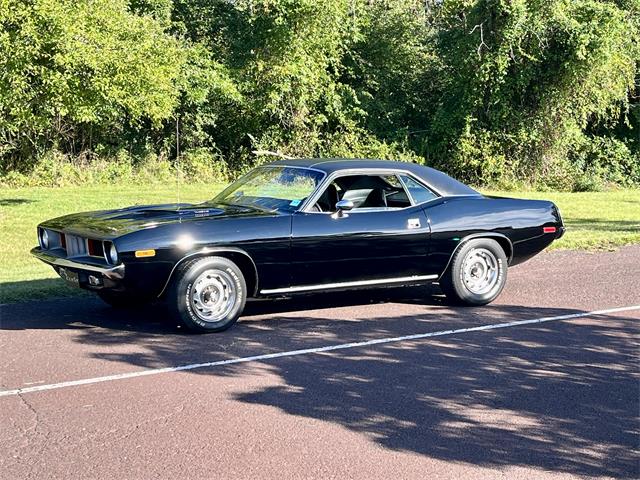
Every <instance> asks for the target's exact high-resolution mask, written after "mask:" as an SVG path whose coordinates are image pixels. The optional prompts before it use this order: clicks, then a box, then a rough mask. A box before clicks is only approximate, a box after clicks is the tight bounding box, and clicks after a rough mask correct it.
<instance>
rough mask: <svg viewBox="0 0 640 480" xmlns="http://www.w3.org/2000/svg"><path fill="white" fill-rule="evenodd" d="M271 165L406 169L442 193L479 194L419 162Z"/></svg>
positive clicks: (333, 169) (291, 162) (335, 160)
mask: <svg viewBox="0 0 640 480" xmlns="http://www.w3.org/2000/svg"><path fill="white" fill-rule="evenodd" d="M271 165H281V166H291V167H304V168H314V169H316V170H321V171H323V172H325V173H327V174H331V173H334V172H337V171H339V170H347V169H369V168H380V169H389V170H406V171H408V172H410V173H412V174H413V175H415V176H416V177H418V178H420V179H422V180H423V181H424V182H425V183H426V184H428V185H429V186H431V187H433V188H434V189H435V190H437V191H438V193H440V194H441V195H446V196H452V195H479V193H478V192H477V191H475V190H474V189H473V188H471V187H469V186H467V185H465V184H464V183H461V182H459V181H458V180H456V179H454V178H452V177H450V176H449V175H447V174H445V173H442V172H441V171H439V170H436V169H435V168H431V167H425V166H424V165H418V164H417V163H409V162H396V161H392V160H369V159H344V158H324V159H323V158H296V159H291V160H278V161H277V162H273V163H272V164H271Z"/></svg>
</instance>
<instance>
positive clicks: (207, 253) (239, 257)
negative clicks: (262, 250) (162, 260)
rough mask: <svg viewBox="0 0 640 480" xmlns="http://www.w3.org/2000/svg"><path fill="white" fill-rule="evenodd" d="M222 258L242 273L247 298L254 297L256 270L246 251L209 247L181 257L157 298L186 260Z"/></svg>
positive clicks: (256, 288)
mask: <svg viewBox="0 0 640 480" xmlns="http://www.w3.org/2000/svg"><path fill="white" fill-rule="evenodd" d="M211 256H216V257H223V258H227V259H229V260H231V261H232V262H233V263H235V264H236V265H237V266H238V268H239V269H240V270H241V271H242V274H243V275H244V278H245V281H246V282H247V292H248V293H249V296H255V295H256V294H257V292H258V268H257V267H256V264H255V262H254V261H253V258H251V255H249V254H248V253H247V252H246V251H244V250H242V249H241V248H237V247H209V248H203V249H202V250H197V251H194V252H190V253H188V254H186V255H185V256H183V257H182V258H181V259H180V260H178V261H177V262H176V264H175V265H174V266H173V268H172V269H171V272H169V276H168V277H167V280H166V282H165V283H164V285H163V287H162V290H161V291H160V293H159V294H158V298H161V297H162V296H163V295H164V294H165V293H166V292H167V289H168V287H169V284H170V283H171V281H172V279H173V278H174V275H175V272H176V270H178V268H179V267H180V266H181V265H183V264H184V263H185V262H186V261H188V260H194V259H197V258H202V257H211Z"/></svg>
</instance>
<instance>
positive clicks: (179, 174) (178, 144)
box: [176, 114, 181, 209]
mask: <svg viewBox="0 0 640 480" xmlns="http://www.w3.org/2000/svg"><path fill="white" fill-rule="evenodd" d="M180 180H181V172H180V116H179V115H178V114H176V192H177V196H178V202H177V203H180ZM178 209H180V207H178Z"/></svg>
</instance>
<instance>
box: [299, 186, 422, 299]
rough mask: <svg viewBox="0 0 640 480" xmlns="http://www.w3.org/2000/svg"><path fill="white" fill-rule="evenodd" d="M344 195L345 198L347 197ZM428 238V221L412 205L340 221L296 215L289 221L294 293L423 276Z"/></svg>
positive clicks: (360, 212) (328, 215)
mask: <svg viewBox="0 0 640 480" xmlns="http://www.w3.org/2000/svg"><path fill="white" fill-rule="evenodd" d="M358 190H359V191H360V190H361V189H360V188H358ZM351 191H352V192H353V191H355V190H351ZM342 195H343V196H344V197H349V191H345V192H342ZM407 201H409V200H407ZM429 236H430V227H429V222H428V218H427V216H426V215H425V213H424V211H423V210H422V208H421V207H420V206H415V205H409V206H407V207H406V208H361V209H360V208H355V209H353V210H351V211H348V212H344V214H342V215H340V214H337V213H332V212H313V211H308V212H304V211H303V212H297V213H295V214H294V215H293V217H292V237H291V261H292V264H291V267H292V268H291V272H292V287H299V286H308V285H323V284H325V285H326V284H333V283H346V282H349V283H351V282H369V281H372V280H373V281H375V280H384V279H391V280H393V279H398V278H402V277H410V276H417V275H424V274H425V273H427V272H428V268H427V265H426V258H427V253H428V248H429Z"/></svg>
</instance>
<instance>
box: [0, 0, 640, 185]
mask: <svg viewBox="0 0 640 480" xmlns="http://www.w3.org/2000/svg"><path fill="white" fill-rule="evenodd" d="M639 97H640V0H234V1H230V0H0V158H1V162H2V163H1V165H0V173H1V174H2V175H3V176H4V178H5V180H6V179H7V178H8V179H12V178H13V179H19V178H32V179H33V178H34V175H33V173H32V175H31V176H30V177H22V176H21V174H29V172H33V171H34V169H35V171H36V172H37V175H36V178H44V179H45V180H44V182H45V183H47V182H49V180H48V177H47V174H48V175H49V176H50V177H52V178H53V177H56V176H59V173H58V172H59V169H58V167H59V166H60V165H61V164H65V162H66V164H68V165H69V167H68V169H69V170H70V171H71V170H73V165H82V166H83V169H84V171H87V172H88V171H91V169H92V168H94V167H96V165H97V166H98V167H97V170H98V172H110V173H107V174H106V177H107V178H113V177H118V175H122V171H125V172H129V174H130V173H131V172H138V171H141V170H144V169H141V167H140V166H141V165H142V166H144V165H151V167H149V168H150V169H151V171H152V172H159V173H158V174H159V176H161V177H162V176H163V175H165V174H169V173H167V172H169V171H170V170H171V169H172V167H171V164H172V163H176V160H179V162H180V164H181V165H182V167H183V168H182V170H183V175H185V176H186V177H187V178H192V179H196V178H198V179H208V178H211V177H215V176H224V175H226V174H228V172H230V171H231V172H239V171H243V170H245V169H246V168H248V167H249V166H251V165H252V164H254V163H255V162H256V161H260V159H261V158H262V159H264V157H256V156H255V155H253V154H252V153H251V152H252V151H255V150H270V151H277V152H280V153H282V154H286V155H293V156H341V157H358V156H367V157H378V158H401V159H406V160H412V161H418V162H426V163H428V164H430V165H434V166H436V167H438V168H441V169H443V170H445V171H448V172H450V173H453V174H454V175H456V176H458V177H460V178H461V179H464V180H467V181H470V182H472V183H475V184H501V185H503V186H505V185H508V184H509V183H517V182H523V181H525V182H529V183H532V184H536V185H539V186H540V185H545V186H550V187H556V188H572V189H585V190H589V189H596V188H601V187H603V186H605V185H606V184H609V183H615V184H622V185H638V184H640V106H639V105H640V98H639ZM61 159H62V160H61ZM52 165H54V166H56V167H55V168H54V170H53V173H52V168H53V167H52ZM149 168H147V170H149ZM94 169H95V168H94ZM63 170H64V168H63ZM77 175H80V176H82V175H81V174H77V173H76V176H77ZM97 176H98V177H100V175H97ZM163 178H164V177H163Z"/></svg>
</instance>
